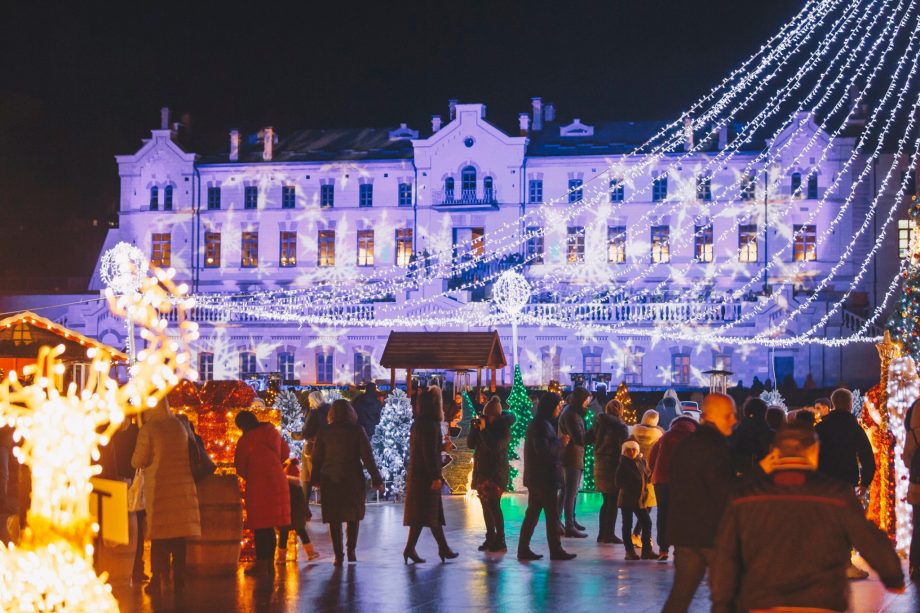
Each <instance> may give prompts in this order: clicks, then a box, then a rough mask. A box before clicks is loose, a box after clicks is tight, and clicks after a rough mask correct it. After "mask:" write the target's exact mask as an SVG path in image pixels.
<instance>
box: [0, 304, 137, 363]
mask: <svg viewBox="0 0 920 613" xmlns="http://www.w3.org/2000/svg"><path fill="white" fill-rule="evenodd" d="M61 343H63V344H64V346H65V347H66V348H67V350H66V353H65V355H69V356H76V355H85V354H86V350H87V349H90V348H96V349H99V350H101V351H105V352H106V353H108V354H109V355H111V356H112V359H113V360H115V361H118V362H127V361H128V356H127V355H125V354H124V353H122V352H121V351H118V350H117V349H114V348H112V347H109V346H108V345H106V344H103V343H100V342H99V341H97V340H96V339H93V338H90V337H88V336H84V335H83V334H80V333H79V332H74V331H73V330H70V329H68V328H65V327H64V326H62V325H61V324H58V323H55V322H53V321H51V320H50V319H47V318H45V317H42V316H41V315H36V314H35V313H33V312H32V311H23V312H22V313H18V314H16V315H13V316H11V317H7V318H6V319H0V357H4V356H5V357H35V356H36V355H37V354H38V348H39V347H41V346H43V345H48V346H55V345H59V344H61Z"/></svg>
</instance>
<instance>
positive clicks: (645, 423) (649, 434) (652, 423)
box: [632, 409, 664, 458]
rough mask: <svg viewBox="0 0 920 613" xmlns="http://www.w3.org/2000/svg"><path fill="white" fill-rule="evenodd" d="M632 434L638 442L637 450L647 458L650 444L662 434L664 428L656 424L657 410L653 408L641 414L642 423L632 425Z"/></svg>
mask: <svg viewBox="0 0 920 613" xmlns="http://www.w3.org/2000/svg"><path fill="white" fill-rule="evenodd" d="M632 435H633V436H634V437H636V440H637V441H638V442H639V451H640V452H642V455H643V456H645V457H646V458H647V457H648V455H649V452H650V451H651V450H652V445H654V444H655V443H657V442H658V439H660V438H661V437H662V435H664V430H662V429H661V427H660V426H659V425H658V411H655V410H654V409H652V410H649V411H646V412H645V413H644V414H643V415H642V423H639V424H636V425H635V426H633V428H632Z"/></svg>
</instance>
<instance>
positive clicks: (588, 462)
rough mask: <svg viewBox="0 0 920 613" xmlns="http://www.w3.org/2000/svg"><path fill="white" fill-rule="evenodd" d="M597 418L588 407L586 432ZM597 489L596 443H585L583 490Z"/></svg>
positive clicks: (591, 490)
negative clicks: (595, 483)
mask: <svg viewBox="0 0 920 613" xmlns="http://www.w3.org/2000/svg"><path fill="white" fill-rule="evenodd" d="M595 419H596V416H595V415H594V411H592V410H591V409H588V412H587V413H585V431H586V432H587V431H588V430H590V429H591V427H592V426H593V425H594V420H595ZM596 489H597V488H596V486H595V485H594V445H585V473H584V476H583V477H582V480H581V491H583V492H593V491H595V490H596Z"/></svg>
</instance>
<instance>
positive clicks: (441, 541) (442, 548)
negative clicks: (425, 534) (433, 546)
mask: <svg viewBox="0 0 920 613" xmlns="http://www.w3.org/2000/svg"><path fill="white" fill-rule="evenodd" d="M431 534H432V536H434V540H435V541H437V543H438V557H439V558H441V563H442V564H443V563H444V561H446V560H453V559H454V558H456V557H457V556H459V555H460V554H459V553H457V552H456V551H454V550H452V549H451V548H450V547H449V546H448V545H447V538H446V537H445V536H444V529H443V528H442V527H441V526H436V527H432V528H431Z"/></svg>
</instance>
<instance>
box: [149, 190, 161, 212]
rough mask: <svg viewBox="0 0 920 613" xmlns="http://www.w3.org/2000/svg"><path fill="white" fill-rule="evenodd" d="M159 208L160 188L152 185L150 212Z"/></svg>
mask: <svg viewBox="0 0 920 613" xmlns="http://www.w3.org/2000/svg"><path fill="white" fill-rule="evenodd" d="M158 208H160V188H159V187H157V186H156V185H154V186H153V187H151V188H150V210H151V211H155V210H157V209H158Z"/></svg>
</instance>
